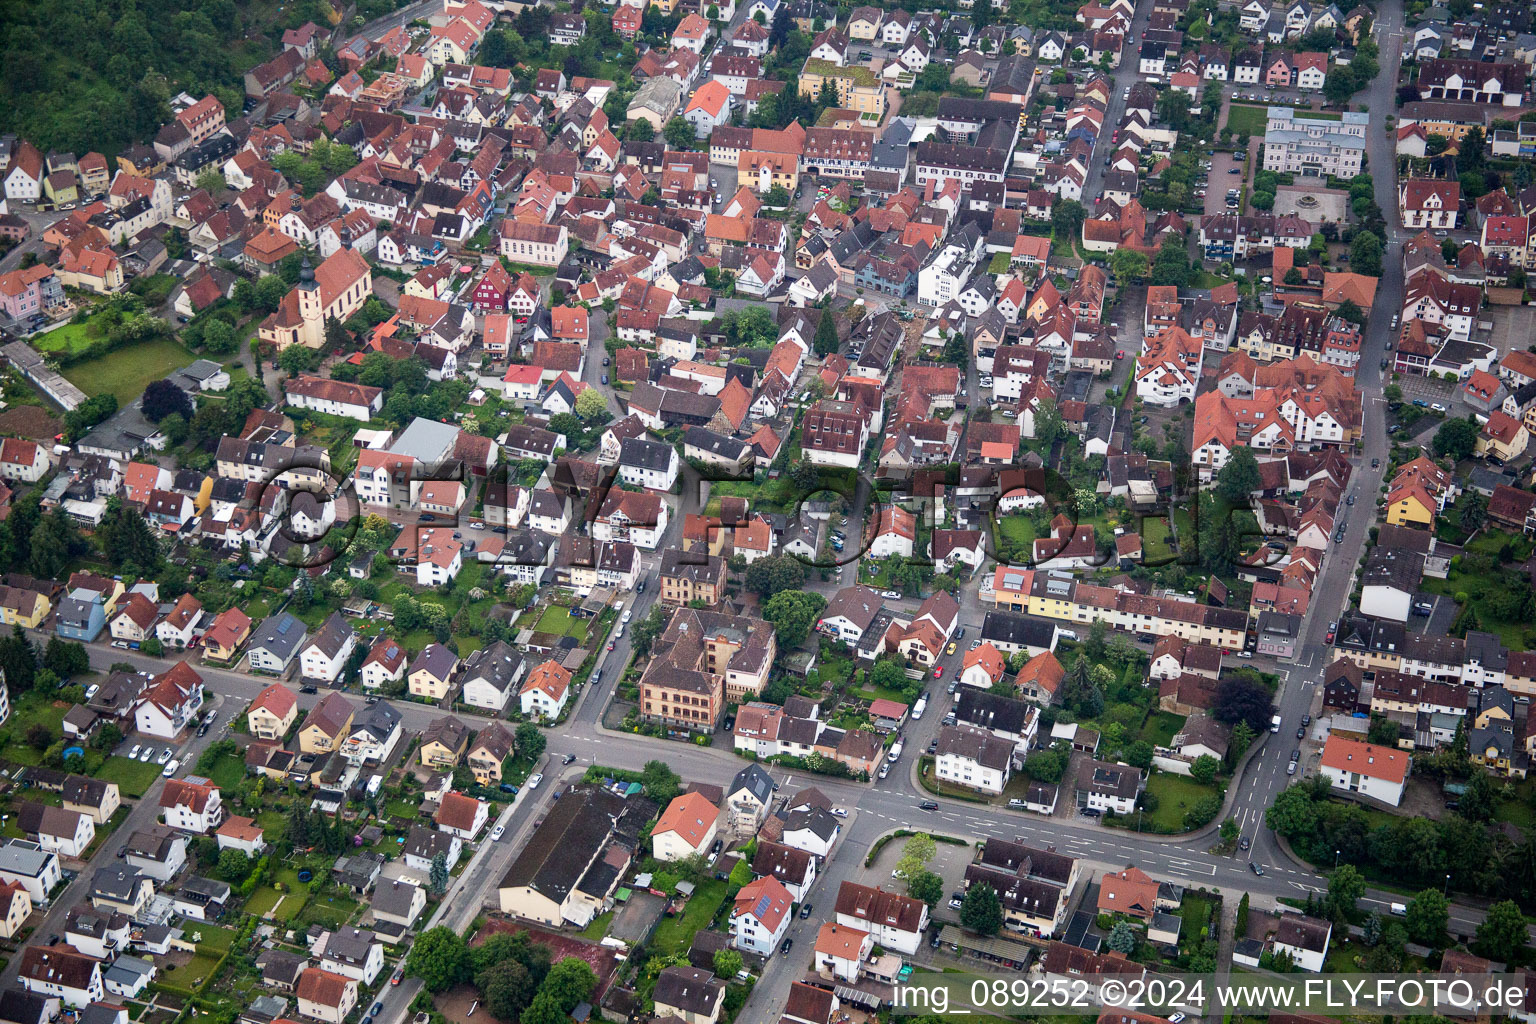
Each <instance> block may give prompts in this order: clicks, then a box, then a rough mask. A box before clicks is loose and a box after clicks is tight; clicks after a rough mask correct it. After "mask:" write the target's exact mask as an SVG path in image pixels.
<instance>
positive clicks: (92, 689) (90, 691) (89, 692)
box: [85, 683, 101, 700]
mask: <svg viewBox="0 0 1536 1024" xmlns="http://www.w3.org/2000/svg"><path fill="white" fill-rule="evenodd" d="M100 690H101V684H99V683H92V684H91V685H90V686H88V687H86V689H85V699H86V700H90V699H91V698H92V697H95V696H96V694H97V693H98V692H100Z"/></svg>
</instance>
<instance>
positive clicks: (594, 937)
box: [579, 910, 613, 942]
mask: <svg viewBox="0 0 1536 1024" xmlns="http://www.w3.org/2000/svg"><path fill="white" fill-rule="evenodd" d="M612 921H613V911H611V910H610V911H608V912H607V913H605V914H598V915H597V916H596V917H594V918H593V919H592V923H591V924H589V925H587V926H586V927H585V928H583V929H582V930H581V932H580V933H579V934H580V935H581V937H582V938H584V939H586V940H587V941H588V942H599V941H601V940H602V938H603V936H605V935H607V934H608V925H609V924H610V923H611V922H612Z"/></svg>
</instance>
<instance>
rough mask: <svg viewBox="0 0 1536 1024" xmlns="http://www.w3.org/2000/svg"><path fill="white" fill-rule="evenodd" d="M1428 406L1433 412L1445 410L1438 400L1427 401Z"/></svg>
mask: <svg viewBox="0 0 1536 1024" xmlns="http://www.w3.org/2000/svg"><path fill="white" fill-rule="evenodd" d="M1429 407H1430V408H1431V409H1433V410H1434V411H1435V412H1445V406H1443V405H1441V404H1440V403H1439V402H1431V403H1429Z"/></svg>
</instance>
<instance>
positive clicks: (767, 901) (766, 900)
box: [752, 893, 773, 917]
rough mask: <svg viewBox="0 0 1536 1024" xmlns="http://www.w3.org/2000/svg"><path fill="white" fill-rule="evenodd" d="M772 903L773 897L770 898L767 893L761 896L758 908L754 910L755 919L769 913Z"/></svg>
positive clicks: (758, 900)
mask: <svg viewBox="0 0 1536 1024" xmlns="http://www.w3.org/2000/svg"><path fill="white" fill-rule="evenodd" d="M772 903H773V897H772V896H769V895H768V894H767V893H764V894H763V895H761V896H759V897H758V898H757V906H755V907H753V908H752V913H753V915H754V916H755V917H762V916H763V915H764V914H765V913H767V912H768V907H769V906H770V905H771V904H772Z"/></svg>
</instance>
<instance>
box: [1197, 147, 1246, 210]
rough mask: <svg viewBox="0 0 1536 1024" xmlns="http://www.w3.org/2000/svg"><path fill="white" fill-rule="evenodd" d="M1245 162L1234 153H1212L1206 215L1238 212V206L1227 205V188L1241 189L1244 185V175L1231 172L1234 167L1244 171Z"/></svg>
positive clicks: (1207, 183) (1207, 182)
mask: <svg viewBox="0 0 1536 1024" xmlns="http://www.w3.org/2000/svg"><path fill="white" fill-rule="evenodd" d="M1242 167H1243V162H1242V159H1241V157H1240V156H1238V155H1235V154H1232V153H1214V154H1212V155H1211V173H1210V177H1209V178H1208V179H1207V180H1206V186H1207V187H1206V193H1205V215H1206V216H1207V217H1214V216H1216V215H1217V214H1222V213H1236V212H1237V207H1235V206H1230V207H1229V206H1228V205H1227V190H1228V189H1232V188H1235V189H1241V188H1242V187H1243V175H1242V174H1241V173H1238V174H1233V173H1231V172H1232V170H1233V168H1236V169H1237V170H1238V171H1239V172H1241V171H1242Z"/></svg>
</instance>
